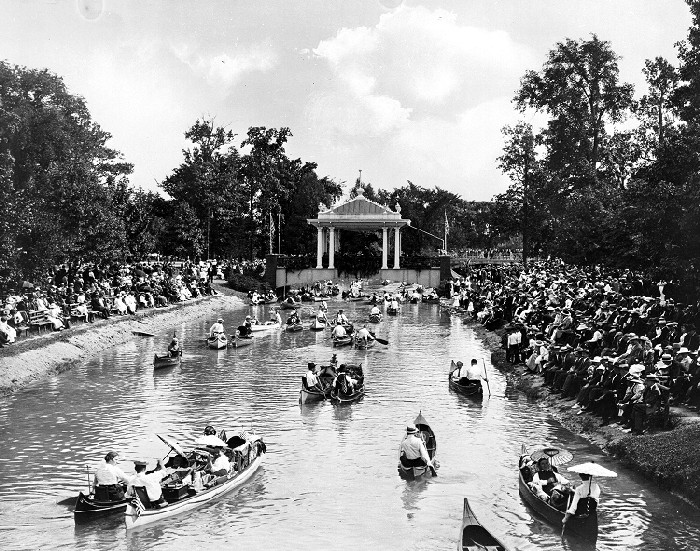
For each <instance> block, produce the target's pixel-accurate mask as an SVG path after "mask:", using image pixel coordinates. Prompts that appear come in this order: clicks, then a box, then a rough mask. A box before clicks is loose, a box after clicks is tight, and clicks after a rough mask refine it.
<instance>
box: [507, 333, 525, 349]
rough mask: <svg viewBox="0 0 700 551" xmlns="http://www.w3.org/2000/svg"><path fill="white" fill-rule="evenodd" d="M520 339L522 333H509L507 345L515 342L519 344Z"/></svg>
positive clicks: (513, 344) (512, 344)
mask: <svg viewBox="0 0 700 551" xmlns="http://www.w3.org/2000/svg"><path fill="white" fill-rule="evenodd" d="M521 340H522V335H521V334H520V331H518V332H515V333H510V334H509V335H508V346H515V345H517V344H520V342H521Z"/></svg>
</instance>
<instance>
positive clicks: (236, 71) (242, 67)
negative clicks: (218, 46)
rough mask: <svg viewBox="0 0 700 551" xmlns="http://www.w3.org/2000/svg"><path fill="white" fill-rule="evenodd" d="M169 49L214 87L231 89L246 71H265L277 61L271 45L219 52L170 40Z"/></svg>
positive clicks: (271, 67) (257, 45) (258, 45)
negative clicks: (206, 50) (211, 52)
mask: <svg viewBox="0 0 700 551" xmlns="http://www.w3.org/2000/svg"><path fill="white" fill-rule="evenodd" d="M170 50H171V52H172V53H173V54H174V55H175V57H176V58H177V59H179V60H180V61H182V62H183V63H185V64H186V65H188V66H189V67H190V69H192V71H193V72H194V73H195V74H197V75H198V76H201V77H203V78H205V79H206V81H207V82H208V83H209V85H210V86H212V87H214V88H219V87H223V88H224V89H225V90H229V89H231V88H232V87H233V86H235V85H236V84H237V83H238V82H240V80H241V79H242V78H243V77H244V76H245V75H246V74H248V73H253V72H267V71H269V70H270V69H273V68H274V67H275V66H276V65H277V63H278V57H277V54H276V53H275V52H274V51H273V50H272V48H271V47H269V46H266V45H262V44H256V45H252V46H250V47H248V48H245V49H239V50H238V51H237V52H236V53H234V54H232V55H229V54H228V53H220V54H218V55H211V54H203V53H199V52H198V51H197V49H196V48H194V47H193V46H191V45H189V44H182V43H181V44H171V46H170Z"/></svg>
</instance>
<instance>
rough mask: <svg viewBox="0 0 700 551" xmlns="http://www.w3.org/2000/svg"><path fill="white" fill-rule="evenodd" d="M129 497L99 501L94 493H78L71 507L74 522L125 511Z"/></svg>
mask: <svg viewBox="0 0 700 551" xmlns="http://www.w3.org/2000/svg"><path fill="white" fill-rule="evenodd" d="M128 502H129V498H124V499H120V500H117V501H99V500H97V499H95V495H94V494H90V495H86V494H84V493H83V492H80V493H78V497H77V499H76V500H75V507H74V508H73V518H74V519H75V522H77V523H81V522H88V521H90V520H93V519H96V518H103V517H107V516H110V515H114V514H118V513H123V512H124V511H126V504H127V503H128Z"/></svg>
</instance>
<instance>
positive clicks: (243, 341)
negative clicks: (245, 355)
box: [228, 335, 253, 348]
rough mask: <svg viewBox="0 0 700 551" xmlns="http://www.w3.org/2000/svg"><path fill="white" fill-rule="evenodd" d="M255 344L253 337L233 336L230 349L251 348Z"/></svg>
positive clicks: (229, 343) (229, 342)
mask: <svg viewBox="0 0 700 551" xmlns="http://www.w3.org/2000/svg"><path fill="white" fill-rule="evenodd" d="M251 344H253V337H239V336H237V335H231V340H229V341H228V345H229V347H230V348H243V347H244V346H250V345H251Z"/></svg>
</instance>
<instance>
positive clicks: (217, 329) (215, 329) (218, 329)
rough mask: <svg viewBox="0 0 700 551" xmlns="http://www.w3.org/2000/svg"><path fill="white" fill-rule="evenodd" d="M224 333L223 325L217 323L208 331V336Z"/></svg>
mask: <svg viewBox="0 0 700 551" xmlns="http://www.w3.org/2000/svg"><path fill="white" fill-rule="evenodd" d="M223 332H224V324H223V323H219V322H218V321H217V322H216V323H215V324H214V325H212V326H211V329H209V334H210V335H216V334H217V333H223Z"/></svg>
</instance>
